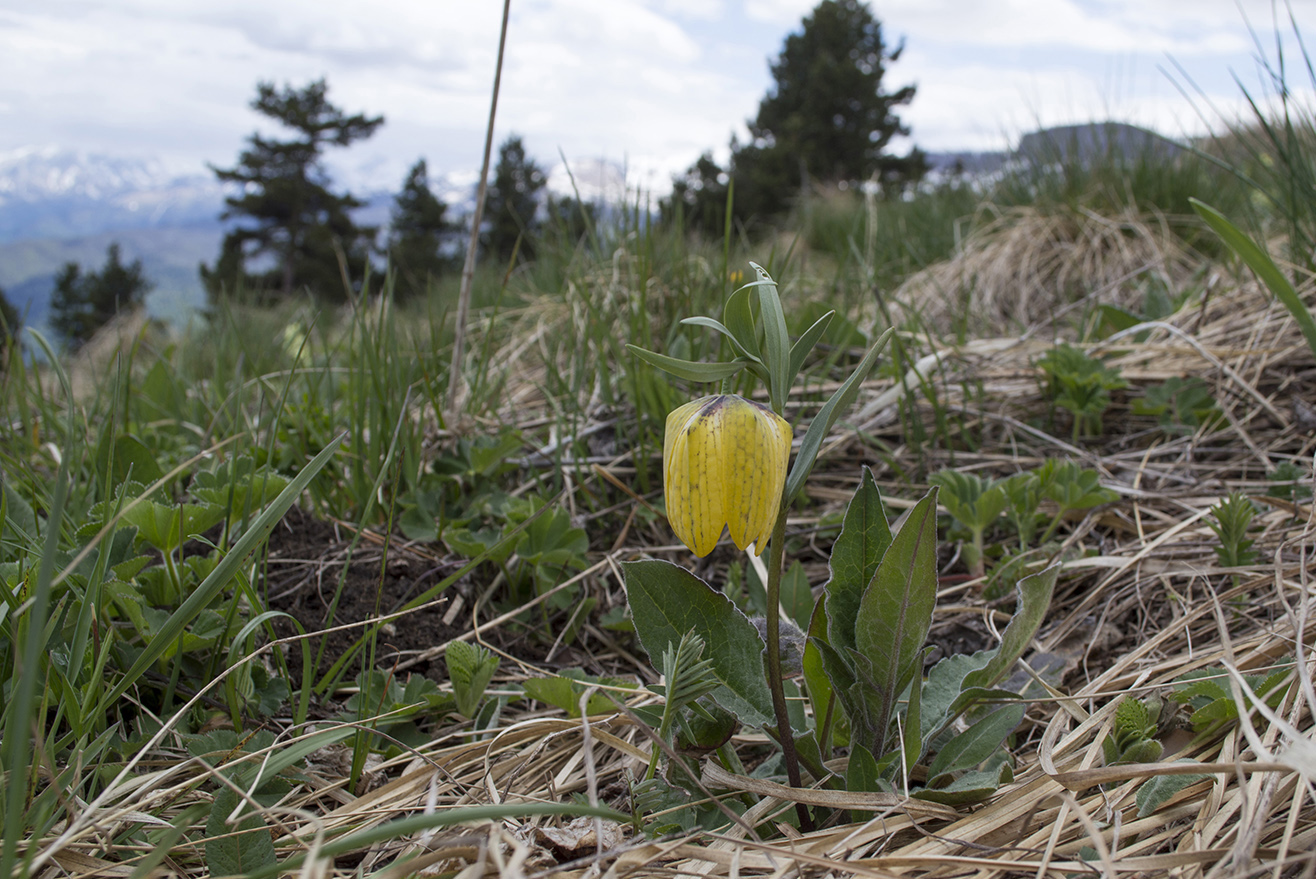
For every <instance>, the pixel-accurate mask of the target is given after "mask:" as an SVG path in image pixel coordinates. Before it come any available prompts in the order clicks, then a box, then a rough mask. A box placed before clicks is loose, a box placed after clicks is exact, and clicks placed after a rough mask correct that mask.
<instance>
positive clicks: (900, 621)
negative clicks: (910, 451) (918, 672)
mask: <svg viewBox="0 0 1316 879" xmlns="http://www.w3.org/2000/svg"><path fill="white" fill-rule="evenodd" d="M936 601H937V489H936V488H932V489H930V490H929V491H928V493H927V494H926V495H925V496H924V497H923V499H922V500H921V501H919V502H918V503H917V504H916V505H915V506H914V509H913V510H911V511H910V514H909V517H908V518H907V519H906V520H905V524H904V526H903V527H902V528H901V529H900V533H899V534H897V535H896V536H895V537H894V539H892V541H891V546H890V548H888V549H887V551H886V554H885V556H883V558H882V563H881V564H880V565H878V568H877V572H876V573H875V574H874V575H873V579H872V582H871V583H869V584H868V588H867V589H865V590H864V594H863V597H862V598H861V599H860V602H859V612H858V614H857V616H856V618H855V648H856V649H857V650H858V651H859V652H860V653H861V654H863V655H864V656H866V657H868V659H869V661H870V662H871V663H872V666H873V672H874V675H875V677H874V681H873V683H874V684H875V685H876V686H877V687H878V688H879V689H880V690H881V691H882V692H883V693H885V694H886V695H887V697H888V698H889V699H890V700H891V701H892V702H893V703H894V701H895V699H896V698H897V697H899V696H900V691H901V690H903V689H904V688H905V685H906V684H907V683H908V682H909V679H910V677H911V676H912V675H913V673H914V671H915V669H914V666H915V664H916V663H917V661H918V657H919V655H920V653H921V652H922V650H923V642H924V641H925V640H927V636H928V627H929V626H930V625H931V623H932V610H933V608H934V606H935V605H936Z"/></svg>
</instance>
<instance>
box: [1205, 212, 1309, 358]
mask: <svg viewBox="0 0 1316 879" xmlns="http://www.w3.org/2000/svg"><path fill="white" fill-rule="evenodd" d="M1189 201H1190V202H1192V205H1193V210H1195V211H1197V215H1198V216H1199V217H1201V218H1202V219H1203V220H1205V221H1206V224H1207V225H1208V226H1210V227H1211V229H1212V231H1214V232H1215V234H1217V235H1219V236H1220V238H1221V240H1223V241H1224V242H1225V244H1227V245H1229V247H1230V248H1231V249H1232V250H1233V251H1234V252H1235V253H1237V254H1238V255H1239V256H1240V257H1241V258H1242V259H1243V262H1245V263H1247V266H1248V268H1250V269H1251V270H1252V271H1253V272H1255V273H1256V275H1257V277H1258V278H1260V279H1261V282H1262V283H1263V284H1265V285H1266V286H1267V287H1269V288H1270V292H1271V293H1274V294H1275V298H1276V299H1278V300H1279V301H1280V302H1281V303H1283V305H1284V307H1285V308H1287V309H1288V310H1289V314H1291V315H1293V319H1294V320H1296V321H1297V322H1298V328H1299V329H1301V330H1302V335H1303V336H1304V337H1306V339H1307V347H1308V348H1310V349H1311V352H1312V354H1313V355H1316V320H1313V319H1312V316H1311V312H1310V311H1308V310H1307V306H1305V305H1303V304H1302V299H1300V298H1299V297H1298V291H1296V290H1294V289H1293V285H1292V284H1290V283H1289V279H1288V278H1286V277H1284V273H1283V272H1281V271H1280V270H1279V266H1277V265H1275V261H1274V260H1273V259H1271V258H1270V254H1268V253H1266V251H1265V250H1263V249H1262V248H1261V246H1260V245H1259V244H1257V243H1256V242H1255V241H1253V240H1252V239H1251V238H1250V237H1248V235H1246V234H1245V233H1244V232H1243V231H1242V230H1241V229H1239V228H1238V227H1237V226H1235V225H1234V224H1233V223H1231V222H1229V220H1228V219H1226V218H1225V215H1224V214H1222V213H1220V212H1219V211H1218V210H1216V209H1215V208H1213V207H1211V206H1210V205H1208V204H1206V203H1204V202H1200V201H1198V200H1197V199H1195V198H1190V199H1189Z"/></svg>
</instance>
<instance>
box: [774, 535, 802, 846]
mask: <svg viewBox="0 0 1316 879" xmlns="http://www.w3.org/2000/svg"><path fill="white" fill-rule="evenodd" d="M785 544H786V510H785V509H783V510H782V511H781V512H780V513H779V514H778V515H777V524H776V525H775V526H774V527H773V529H772V539H771V546H770V547H769V552H768V583H767V586H768V620H767V623H768V689H770V690H771V691H772V709H773V711H774V713H775V714H776V715H777V736H778V738H780V739H781V754H782V757H783V759H784V760H785V762H786V779H787V781H789V782H790V786H791V787H802V786H803V782H802V780H801V778H800V759H799V756H798V755H797V754H796V753H795V733H794V732H793V731H792V730H791V718H790V712H789V711H788V710H787V708H786V690H785V688H784V687H783V686H782V677H781V617H780V608H781V569H782V563H783V562H784V560H785V556H786V548H785ZM795 813H796V814H797V815H798V816H799V819H800V829H802V830H804V831H805V832H806V833H807V832H808V831H810V830H812V829H813V819H812V817H810V815H809V808H808V807H807V806H805V805H804V804H803V803H796V804H795Z"/></svg>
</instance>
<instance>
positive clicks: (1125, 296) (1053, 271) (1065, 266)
mask: <svg viewBox="0 0 1316 879" xmlns="http://www.w3.org/2000/svg"><path fill="white" fill-rule="evenodd" d="M989 209H990V208H987V209H985V210H989ZM1196 264H1197V263H1196V260H1195V259H1194V258H1192V257H1191V256H1190V255H1189V254H1188V253H1187V252H1185V250H1184V247H1183V244H1182V242H1181V240H1180V239H1179V238H1178V237H1177V236H1175V235H1174V234H1172V233H1171V232H1170V230H1169V229H1168V228H1166V224H1165V218H1164V217H1160V216H1157V215H1154V214H1143V213H1137V212H1134V211H1126V212H1125V213H1124V214H1122V215H1120V216H1118V217H1106V216H1101V215H1098V214H1096V213H1093V212H1091V211H1087V210H1083V209H1079V210H1064V211H1044V210H1041V209H1038V208H1034V207H1020V208H1011V209H1009V210H1006V211H1003V212H1000V213H999V216H997V218H996V219H995V220H992V221H991V222H988V223H983V224H981V225H979V226H978V227H977V228H976V229H975V230H974V231H973V233H972V234H970V235H969V237H968V238H967V239H966V240H965V242H964V244H963V246H962V248H961V250H960V252H959V253H958V254H957V255H956V256H955V257H954V258H953V259H950V260H947V261H945V262H941V263H937V264H935V265H933V266H930V267H929V268H927V269H925V270H924V271H922V272H919V273H918V274H916V275H914V276H913V277H911V278H910V279H909V280H907V281H906V282H905V283H904V284H902V285H901V287H900V289H899V290H897V291H896V294H895V297H894V299H895V301H896V302H898V303H900V304H901V306H902V307H903V308H905V309H906V310H908V311H909V312H911V313H912V314H913V315H915V316H917V318H918V319H919V320H921V321H922V322H924V323H925V324H926V325H927V326H930V327H932V328H933V329H935V330H937V331H938V332H940V333H948V332H953V331H954V330H955V329H956V328H957V326H958V324H959V322H960V320H961V317H962V316H963V315H966V314H967V315H969V316H970V318H971V319H972V321H973V322H974V323H973V327H972V333H973V334H974V335H978V336H993V335H1009V334H1012V333H1016V332H1018V331H1020V330H1021V329H1023V328H1025V327H1037V326H1038V325H1041V324H1046V323H1049V322H1051V321H1053V320H1055V318H1056V317H1057V316H1058V315H1059V314H1060V313H1062V312H1067V311H1069V310H1070V309H1072V308H1073V307H1074V305H1075V304H1076V303H1081V302H1084V301H1101V302H1106V303H1111V304H1115V305H1119V306H1121V307H1126V308H1130V307H1131V308H1134V309H1135V310H1136V309H1137V308H1138V307H1140V306H1141V304H1142V303H1141V293H1140V292H1139V291H1138V290H1137V288H1136V286H1135V285H1133V284H1130V283H1129V282H1130V281H1132V280H1134V279H1135V278H1137V277H1138V276H1139V275H1142V274H1145V273H1158V274H1160V275H1161V276H1162V277H1163V278H1165V279H1166V280H1167V281H1168V282H1169V283H1170V284H1171V285H1173V286H1174V287H1175V288H1176V289H1177V288H1178V287H1180V286H1181V285H1182V282H1183V281H1184V280H1185V279H1186V278H1187V277H1189V276H1190V275H1191V274H1192V272H1193V271H1194V269H1195V268H1196Z"/></svg>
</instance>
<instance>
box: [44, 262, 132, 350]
mask: <svg viewBox="0 0 1316 879" xmlns="http://www.w3.org/2000/svg"><path fill="white" fill-rule="evenodd" d="M152 286H153V285H152V283H151V282H150V280H148V279H147V277H146V272H145V271H144V270H143V269H142V261H141V260H140V259H138V260H133V262H132V263H131V264H129V265H124V264H123V259H122V257H121V255H120V252H119V243H118V242H117V241H116V242H114V243H113V244H111V245H110V246H109V248H108V249H107V250H106V253H105V265H104V266H103V267H102V268H101V270H100V271H98V272H86V273H83V271H82V269H81V267H79V266H78V264H77V263H73V262H69V263H65V264H64V266H63V268H61V269H60V271H59V274H58V275H56V276H55V292H54V294H53V295H52V296H51V300H50V326H51V328H52V329H54V331H55V332H56V334H58V335H59V336H60V337H61V338H62V339H63V340H64V342H65V344H67V345H68V346H69V347H70V348H71V349H74V350H76V349H77V348H80V347H82V345H83V344H84V343H85V342H86V341H87V340H88V339H90V338H91V337H92V336H93V335H94V334H95V333H96V331H97V330H98V329H100V328H101V327H103V326H105V324H107V323H109V322H110V320H111V319H113V318H114V316H115V315H116V314H118V313H119V312H120V311H125V310H128V309H132V308H137V307H139V306H141V305H142V304H143V303H144V302H145V301H146V294H147V293H148V292H150V290H151V287H152Z"/></svg>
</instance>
